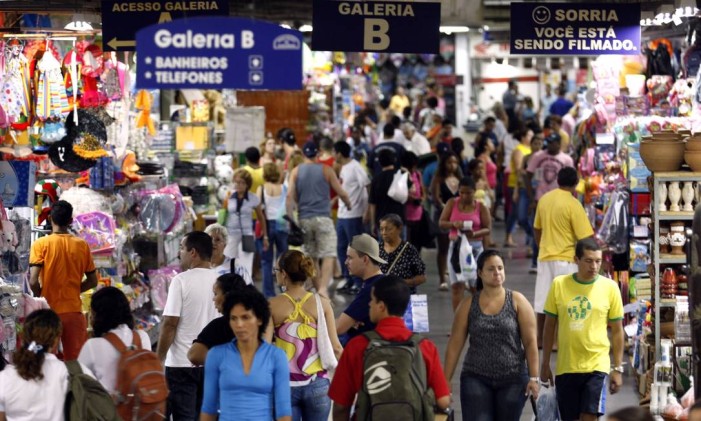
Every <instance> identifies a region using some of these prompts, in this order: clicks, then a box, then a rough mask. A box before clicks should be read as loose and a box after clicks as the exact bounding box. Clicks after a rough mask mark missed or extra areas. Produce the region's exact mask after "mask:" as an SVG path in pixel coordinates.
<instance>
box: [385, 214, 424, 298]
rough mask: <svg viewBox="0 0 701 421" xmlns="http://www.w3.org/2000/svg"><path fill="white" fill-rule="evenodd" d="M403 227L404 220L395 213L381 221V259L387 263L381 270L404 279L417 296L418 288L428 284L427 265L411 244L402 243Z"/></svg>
mask: <svg viewBox="0 0 701 421" xmlns="http://www.w3.org/2000/svg"><path fill="white" fill-rule="evenodd" d="M403 226H404V224H403V223H402V218H400V217H399V215H397V214H394V213H390V214H387V215H385V216H384V217H383V218H382V219H380V236H381V237H382V239H381V240H380V257H381V258H382V259H384V260H385V261H386V262H387V263H386V264H384V265H380V270H382V273H384V274H385V275H389V274H392V275H396V276H399V277H400V278H402V279H404V281H405V282H406V283H407V285H409V288H411V293H412V294H415V293H416V287H417V286H419V285H421V284H423V283H424V282H426V264H424V262H423V260H421V255H420V254H419V252H418V251H417V250H416V248H415V247H414V246H413V245H411V243H409V242H407V241H402V228H403Z"/></svg>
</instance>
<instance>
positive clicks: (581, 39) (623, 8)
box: [511, 3, 640, 55]
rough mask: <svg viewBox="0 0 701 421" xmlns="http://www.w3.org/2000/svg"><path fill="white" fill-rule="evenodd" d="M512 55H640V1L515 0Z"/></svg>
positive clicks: (512, 13)
mask: <svg viewBox="0 0 701 421" xmlns="http://www.w3.org/2000/svg"><path fill="white" fill-rule="evenodd" d="M511 54H527V55H534V54H548V55H564V54H567V55H599V54H627V55H636V54H640V3H615V4H612V3H606V4H604V3H511Z"/></svg>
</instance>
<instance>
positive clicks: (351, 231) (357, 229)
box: [336, 218, 363, 285]
mask: <svg viewBox="0 0 701 421" xmlns="http://www.w3.org/2000/svg"><path fill="white" fill-rule="evenodd" d="M362 233H363V218H338V221H337V222H336V238H337V241H338V243H337V245H336V253H337V255H338V261H339V262H340V263H341V271H342V273H343V277H344V278H345V279H348V280H350V279H351V276H350V274H349V273H348V267H346V257H347V255H348V246H349V245H350V243H351V240H352V239H353V237H354V236H356V235H360V234H362ZM353 278H355V279H353V281H354V282H355V283H356V284H357V285H360V284H361V283H362V280H361V279H358V278H357V277H353Z"/></svg>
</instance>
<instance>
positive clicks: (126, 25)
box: [102, 0, 229, 51]
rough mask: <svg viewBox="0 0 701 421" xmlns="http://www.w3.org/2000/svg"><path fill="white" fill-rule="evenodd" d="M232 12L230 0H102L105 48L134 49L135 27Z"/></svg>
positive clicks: (227, 14)
mask: <svg viewBox="0 0 701 421" xmlns="http://www.w3.org/2000/svg"><path fill="white" fill-rule="evenodd" d="M198 16H200V17H201V16H229V2H228V1H227V0H209V1H176V0H148V1H142V0H102V39H103V40H104V49H105V50H106V51H110V50H112V51H133V50H134V49H135V48H134V46H135V43H136V31H138V30H139V29H141V28H145V27H147V26H150V25H153V24H156V23H164V22H170V21H172V20H174V19H182V18H186V17H198Z"/></svg>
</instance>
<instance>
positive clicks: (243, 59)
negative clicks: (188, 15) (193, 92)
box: [136, 17, 302, 90]
mask: <svg viewBox="0 0 701 421" xmlns="http://www.w3.org/2000/svg"><path fill="white" fill-rule="evenodd" d="M136 52H137V55H136V57H137V66H138V69H139V71H138V72H137V76H136V86H137V88H138V89H251V90H299V89H302V34H301V32H299V31H295V30H292V29H285V28H283V27H281V26H280V25H278V24H273V23H267V22H261V21H256V20H252V19H241V18H229V17H205V18H192V19H180V20H176V21H173V22H167V23H162V24H158V25H152V26H149V27H147V28H144V29H142V30H140V31H139V32H137V33H136Z"/></svg>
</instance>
